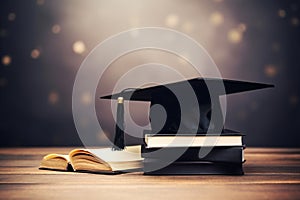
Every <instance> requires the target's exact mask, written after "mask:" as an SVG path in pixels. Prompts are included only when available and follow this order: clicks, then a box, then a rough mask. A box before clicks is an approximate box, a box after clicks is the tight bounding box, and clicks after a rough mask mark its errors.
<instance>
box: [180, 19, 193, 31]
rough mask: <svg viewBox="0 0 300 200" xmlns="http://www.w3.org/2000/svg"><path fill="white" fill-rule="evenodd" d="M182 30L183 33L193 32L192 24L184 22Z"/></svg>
mask: <svg viewBox="0 0 300 200" xmlns="http://www.w3.org/2000/svg"><path fill="white" fill-rule="evenodd" d="M182 29H183V31H184V32H187V33H191V32H193V30H194V24H193V23H192V22H190V21H187V22H184V23H183V25H182Z"/></svg>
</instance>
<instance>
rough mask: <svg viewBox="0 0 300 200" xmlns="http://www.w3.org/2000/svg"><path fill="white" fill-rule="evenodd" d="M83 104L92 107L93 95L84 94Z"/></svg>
mask: <svg viewBox="0 0 300 200" xmlns="http://www.w3.org/2000/svg"><path fill="white" fill-rule="evenodd" d="M81 102H82V103H83V104H84V105H90V104H91V103H92V95H91V94H90V93H89V92H86V93H83V94H82V96H81Z"/></svg>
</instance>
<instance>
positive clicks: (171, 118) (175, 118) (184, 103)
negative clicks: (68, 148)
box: [100, 78, 274, 134]
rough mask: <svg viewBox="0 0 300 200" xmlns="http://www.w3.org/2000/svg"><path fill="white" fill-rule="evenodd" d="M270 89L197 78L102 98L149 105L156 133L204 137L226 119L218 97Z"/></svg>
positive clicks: (235, 82)
mask: <svg viewBox="0 0 300 200" xmlns="http://www.w3.org/2000/svg"><path fill="white" fill-rule="evenodd" d="M270 87H274V85H270V84H263V83H254V82H246V81H239V80H228V79H217V78H194V79H190V80H183V81H179V82H174V83H168V84H164V85H156V86H152V87H146V88H132V89H126V90H124V91H122V92H120V93H115V94H111V95H107V96H102V97H100V98H101V99H118V98H119V97H123V99H124V100H130V101H150V102H151V105H150V115H149V116H150V124H151V129H152V132H153V133H160V134H163V133H167V134H170V133H177V132H182V133H191V132H193V133H205V132H207V131H208V130H213V129H214V128H216V127H220V126H223V123H224V118H223V116H222V110H221V105H220V99H219V96H222V95H226V94H227V95H228V94H233V93H240V92H245V91H251V90H257V89H263V88H270ZM161 108H163V109H161ZM212 109H213V111H212ZM212 112H213V113H215V116H217V117H216V118H215V119H217V120H214V121H212V119H213V117H212ZM163 118H164V119H165V120H163Z"/></svg>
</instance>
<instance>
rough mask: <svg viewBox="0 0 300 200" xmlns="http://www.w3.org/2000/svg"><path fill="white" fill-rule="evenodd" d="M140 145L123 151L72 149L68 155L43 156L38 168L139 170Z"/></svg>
mask: <svg viewBox="0 0 300 200" xmlns="http://www.w3.org/2000/svg"><path fill="white" fill-rule="evenodd" d="M142 161H143V158H142V157H141V146H140V145H138V146H128V147H126V150H123V151H113V150H112V149H111V148H101V149H74V150H72V151H70V153H69V154H68V155H62V154H48V155H46V156H44V158H43V160H42V161H41V164H40V169H50V170H61V171H81V172H92V173H120V172H128V171H135V170H140V169H141V168H142V167H143V163H142Z"/></svg>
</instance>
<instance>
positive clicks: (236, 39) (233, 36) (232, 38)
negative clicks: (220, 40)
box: [227, 29, 243, 44]
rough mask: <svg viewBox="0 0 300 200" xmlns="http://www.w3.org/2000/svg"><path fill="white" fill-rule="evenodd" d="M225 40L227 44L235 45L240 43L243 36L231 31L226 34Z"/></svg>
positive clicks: (238, 32)
mask: <svg viewBox="0 0 300 200" xmlns="http://www.w3.org/2000/svg"><path fill="white" fill-rule="evenodd" d="M227 38H228V40H229V42H231V43H234V44H237V43H240V42H241V41H242V38H243V35H242V33H241V32H240V31H239V30H237V29H231V30H230V31H229V32H228V34H227Z"/></svg>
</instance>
